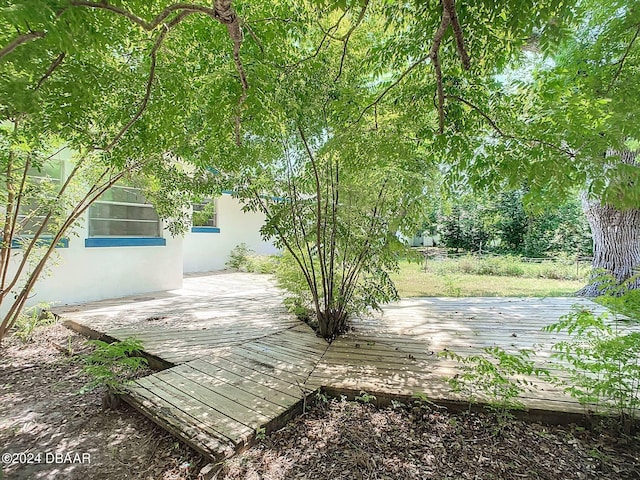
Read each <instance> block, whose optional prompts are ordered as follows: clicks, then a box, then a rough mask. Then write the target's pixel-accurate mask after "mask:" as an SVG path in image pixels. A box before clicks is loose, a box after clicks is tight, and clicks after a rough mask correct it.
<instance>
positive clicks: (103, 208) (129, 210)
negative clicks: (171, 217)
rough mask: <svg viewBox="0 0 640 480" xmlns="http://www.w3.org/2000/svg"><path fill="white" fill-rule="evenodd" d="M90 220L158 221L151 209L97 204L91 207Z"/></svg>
mask: <svg viewBox="0 0 640 480" xmlns="http://www.w3.org/2000/svg"><path fill="white" fill-rule="evenodd" d="M89 217H90V218H102V219H110V218H113V219H130V220H154V221H156V222H157V221H159V218H158V214H157V213H156V211H155V210H154V209H153V208H152V207H136V206H132V205H118V204H113V203H101V202H97V203H95V204H93V205H92V206H91V212H90V214H89Z"/></svg>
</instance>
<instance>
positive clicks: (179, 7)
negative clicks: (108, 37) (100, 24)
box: [71, 0, 226, 30]
mask: <svg viewBox="0 0 640 480" xmlns="http://www.w3.org/2000/svg"><path fill="white" fill-rule="evenodd" d="M217 3H218V2H216V4H217ZM71 5H73V6H76V7H88V8H96V9H99V10H108V11H110V12H113V13H116V14H118V15H121V16H123V17H126V18H128V19H129V20H131V21H132V22H134V23H136V24H138V25H140V26H141V27H142V28H144V29H145V30H153V29H155V28H156V27H158V26H159V25H160V24H161V23H163V22H164V21H165V20H166V19H167V18H168V17H169V16H170V15H171V14H172V13H174V12H178V11H187V12H191V13H193V12H200V13H204V14H205V15H208V16H210V17H211V18H214V19H216V20H218V21H219V22H221V23H226V22H224V21H223V20H222V19H221V18H220V15H219V14H218V12H217V10H216V9H215V8H210V7H205V6H204V5H194V4H191V3H176V4H174V5H169V6H168V7H167V8H165V9H164V10H162V12H160V13H159V14H158V15H156V16H155V17H153V19H152V20H151V21H147V20H145V19H144V18H142V17H139V16H138V15H136V14H135V13H133V12H130V11H128V10H125V9H124V8H121V7H118V6H116V5H111V4H109V3H107V2H106V1H105V2H85V1H82V0H72V1H71Z"/></svg>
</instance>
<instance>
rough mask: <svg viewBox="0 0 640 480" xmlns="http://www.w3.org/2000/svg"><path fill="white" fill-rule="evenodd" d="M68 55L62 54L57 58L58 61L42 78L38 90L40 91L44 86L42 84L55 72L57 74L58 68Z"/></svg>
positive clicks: (53, 63)
mask: <svg viewBox="0 0 640 480" xmlns="http://www.w3.org/2000/svg"><path fill="white" fill-rule="evenodd" d="M66 55H67V54H66V53H65V52H62V53H61V54H60V55H58V56H57V57H56V59H55V60H54V61H53V62H52V63H51V65H50V66H49V68H48V69H47V71H46V72H45V73H44V75H43V76H42V78H41V79H40V80H39V81H38V84H37V85H36V88H35V89H36V90H38V89H39V88H40V87H41V86H42V84H43V83H44V82H45V81H46V80H47V79H48V78H49V77H50V76H51V75H52V74H53V72H55V70H56V68H58V67H59V66H60V64H62V62H63V60H64V57H65V56H66Z"/></svg>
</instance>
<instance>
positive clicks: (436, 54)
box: [429, 4, 451, 133]
mask: <svg viewBox="0 0 640 480" xmlns="http://www.w3.org/2000/svg"><path fill="white" fill-rule="evenodd" d="M450 24H451V17H450V16H449V10H448V9H447V8H446V6H445V5H444V4H443V8H442V20H441V21H440V26H439V27H438V30H436V33H435V35H434V36H433V44H432V45H431V50H429V57H430V58H431V63H433V68H434V70H435V72H436V92H437V94H438V129H439V131H440V133H443V132H444V87H443V85H442V65H441V64H440V45H441V44H442V39H443V38H444V35H445V33H446V32H447V28H449V25H450Z"/></svg>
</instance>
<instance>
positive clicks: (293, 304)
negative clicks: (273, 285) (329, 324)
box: [275, 252, 313, 323]
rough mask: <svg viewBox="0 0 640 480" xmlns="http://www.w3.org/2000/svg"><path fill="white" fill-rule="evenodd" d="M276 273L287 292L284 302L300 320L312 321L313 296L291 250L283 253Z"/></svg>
mask: <svg viewBox="0 0 640 480" xmlns="http://www.w3.org/2000/svg"><path fill="white" fill-rule="evenodd" d="M275 274H276V280H277V282H278V286H279V287H280V288H282V289H283V290H284V291H285V292H286V296H285V299H284V304H285V305H286V306H287V309H288V310H289V312H291V313H293V314H294V315H296V316H297V317H298V318H299V319H300V320H303V321H305V322H308V323H309V322H311V320H312V318H311V317H312V312H313V298H312V296H311V292H310V291H309V287H308V286H307V282H306V279H305V278H304V273H303V272H302V270H301V269H300V268H299V267H298V265H297V264H296V262H295V260H294V259H293V256H292V255H291V254H290V253H289V252H285V253H284V254H283V255H282V257H281V259H280V262H279V263H278V266H277V268H276V272H275Z"/></svg>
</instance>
